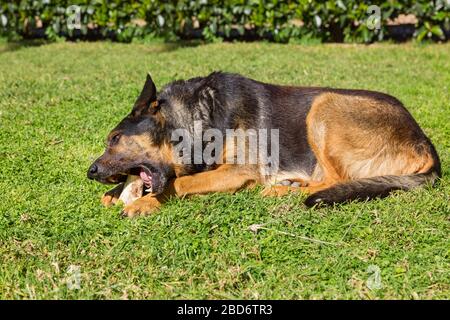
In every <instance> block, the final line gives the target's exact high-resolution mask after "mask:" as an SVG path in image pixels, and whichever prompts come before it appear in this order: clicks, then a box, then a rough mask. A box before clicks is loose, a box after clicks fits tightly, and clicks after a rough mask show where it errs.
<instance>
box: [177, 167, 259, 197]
mask: <svg viewBox="0 0 450 320" xmlns="http://www.w3.org/2000/svg"><path fill="white" fill-rule="evenodd" d="M259 180H260V179H259V174H258V170H257V168H253V167H248V166H238V165H222V166H220V167H219V168H217V169H215V170H211V171H205V172H200V173H196V174H193V175H190V176H183V177H179V178H177V179H175V180H173V182H172V183H171V184H170V186H169V188H168V190H169V193H170V194H175V195H177V196H179V197H183V196H189V195H194V194H207V193H212V192H228V193H234V192H236V191H238V190H241V189H244V188H250V187H253V186H254V185H256V184H257V183H258V182H259Z"/></svg>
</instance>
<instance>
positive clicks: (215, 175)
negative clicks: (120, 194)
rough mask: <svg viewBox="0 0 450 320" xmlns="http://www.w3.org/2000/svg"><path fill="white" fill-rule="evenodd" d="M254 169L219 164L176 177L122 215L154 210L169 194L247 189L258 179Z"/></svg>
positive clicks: (140, 213)
mask: <svg viewBox="0 0 450 320" xmlns="http://www.w3.org/2000/svg"><path fill="white" fill-rule="evenodd" d="M257 172H258V171H257V170H256V169H254V168H249V167H243V166H236V165H222V166H220V167H219V168H217V169H215V170H211V171H206V172H200V173H196V174H193V175H189V176H183V177H179V178H176V179H174V180H172V181H171V182H170V183H169V186H168V187H167V189H166V190H165V191H164V193H162V194H160V195H157V196H155V195H152V194H148V195H146V196H144V197H142V198H140V199H138V200H136V201H134V202H133V203H132V204H130V205H127V206H125V208H124V209H123V215H124V216H128V217H134V216H136V215H147V214H150V213H153V212H155V211H157V210H158V209H159V208H160V207H161V205H162V203H163V202H164V201H166V200H167V199H168V198H170V197H172V196H178V197H184V196H190V195H194V194H207V193H212V192H228V193H234V192H236V191H238V190H241V189H244V188H250V187H252V186H254V185H256V184H257V183H258V182H259V175H258V173H257Z"/></svg>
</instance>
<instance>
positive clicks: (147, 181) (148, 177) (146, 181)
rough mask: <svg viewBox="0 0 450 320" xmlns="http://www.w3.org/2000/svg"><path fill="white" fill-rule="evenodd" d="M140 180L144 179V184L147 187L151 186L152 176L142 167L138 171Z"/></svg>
mask: <svg viewBox="0 0 450 320" xmlns="http://www.w3.org/2000/svg"><path fill="white" fill-rule="evenodd" d="M139 175H140V177H141V179H142V181H144V184H145V185H146V186H147V187H151V186H152V176H151V175H148V174H147V172H145V170H144V169H141V172H140V173H139Z"/></svg>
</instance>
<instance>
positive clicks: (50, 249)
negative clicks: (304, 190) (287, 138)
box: [0, 43, 450, 299]
mask: <svg viewBox="0 0 450 320" xmlns="http://www.w3.org/2000/svg"><path fill="white" fill-rule="evenodd" d="M217 69H221V70H225V71H231V72H239V73H242V74H244V75H247V76H249V77H253V78H255V79H259V80H261V81H267V82H272V83H280V84H296V85H319V86H334V87H345V88H364V89H372V90H379V91H384V92H388V93H390V94H392V95H395V96H397V97H398V98H400V99H401V100H402V101H403V102H404V103H405V104H406V106H407V107H408V108H409V110H410V111H411V112H412V114H413V115H414V116H415V118H416V119H417V121H418V122H419V124H420V125H421V126H422V128H423V129H424V130H425V132H426V133H427V134H428V135H429V136H430V138H431V139H432V140H433V142H434V143H435V145H436V147H437V149H438V152H439V154H440V156H441V159H442V166H443V174H444V176H443V179H442V180H441V181H440V184H439V185H438V187H437V188H434V189H423V190H416V191H413V192H409V193H401V192H400V193H397V194H395V195H393V196H391V197H389V198H387V199H384V200H376V201H373V202H369V203H352V204H349V205H344V206H336V207H332V208H324V209H320V210H309V209H306V208H305V207H304V205H303V204H302V200H303V199H302V198H299V197H287V198H283V199H263V198H261V197H260V196H259V194H258V192H257V190H255V191H245V192H242V193H239V194H236V195H222V194H213V195H210V196H204V197H195V198H192V199H189V200H172V201H170V202H169V203H168V204H167V205H166V206H165V207H164V208H163V209H162V210H161V211H160V212H159V213H157V214H155V215H152V216H149V217H146V218H137V219H121V218H119V216H118V215H119V211H120V208H112V209H105V208H103V207H102V206H101V205H100V202H99V198H100V196H101V194H102V193H103V192H105V191H106V190H107V189H108V186H104V185H101V184H98V183H95V182H92V181H89V180H88V179H87V178H86V171H87V168H88V166H89V164H90V163H91V161H92V160H93V159H94V158H95V157H96V156H98V155H99V154H100V153H101V152H102V151H103V141H104V139H105V137H106V134H107V133H108V132H109V130H110V129H111V128H112V127H113V126H114V125H115V124H116V123H117V122H118V121H119V120H120V119H121V118H122V117H124V116H125V115H126V114H127V113H128V112H129V110H130V109H131V106H132V103H133V102H134V99H135V98H136V96H137V94H138V92H139V90H140V89H141V86H142V84H143V81H144V78H145V74H146V72H147V71H150V72H151V74H152V75H153V78H154V79H155V81H156V83H157V84H158V85H159V86H161V85H163V84H165V83H167V82H169V81H171V80H174V79H177V78H188V77H193V76H198V75H206V74H207V73H208V72H211V71H213V70H217ZM0 70H1V71H0V112H1V113H0V192H1V195H0V263H1V265H0V298H2V299H29V298H37V299H42V298H51V299H54V298H63V299H73V298H77V299H78V298H81V299H86V298H87V299H90V298H96V299H97V298H100V299H104V298H119V299H120V298H149V299H157V298H162V299H167V298H200V299H201V298H212V299H216V298H245V299H254V298H261V299H266V298H275V299H278V298H288V299H292V298H293V299H315V298H327V299H336V298H339V299H341V298H342V299H359V298H365V299H382V298H385V299H392V298H394V299H398V298H399V299H410V298H421V299H441V298H447V299H448V298H450V272H449V271H450V267H449V266H450V249H449V248H450V241H449V230H450V229H449V224H450V223H449V218H450V206H449V195H450V180H449V175H450V170H449V163H450V153H449V150H450V44H444V45H438V44H435V45H427V46H418V45H414V44H407V45H389V44H382V45H373V46H356V45H355V46H354V45H310V46H300V45H276V44H266V43H252V44H228V43H223V44H212V45H205V46H196V47H193V46H191V47H189V46H177V45H164V44H150V45H138V44H112V43H56V44H46V45H41V46H38V45H36V44H35V45H33V46H28V47H27V46H20V45H19V46H18V45H16V46H11V45H8V44H6V43H3V44H0ZM253 224H267V225H265V228H266V229H261V230H259V231H258V233H256V234H255V233H253V232H251V231H250V230H249V229H248V228H249V226H251V225H253ZM302 237H308V238H313V239H317V240H321V241H326V242H331V243H332V244H318V243H316V242H312V241H309V240H307V239H304V238H302ZM372 265H374V266H377V267H378V268H379V270H380V272H381V283H382V287H381V288H379V289H376V288H373V289H372V290H371V289H369V288H368V287H367V280H368V279H369V278H371V277H373V274H371V272H370V271H368V269H369V270H370V268H372V267H370V266H372ZM73 266H77V267H79V269H80V272H81V274H80V280H81V282H80V289H69V288H68V286H67V283H68V281H69V282H70V281H71V280H70V279H72V278H71V277H70V272H68V269H70V268H73Z"/></svg>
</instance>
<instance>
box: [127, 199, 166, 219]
mask: <svg viewBox="0 0 450 320" xmlns="http://www.w3.org/2000/svg"><path fill="white" fill-rule="evenodd" d="M163 199H165V198H163V197H162V196H155V195H153V194H147V195H145V196H143V197H142V198H139V199H137V200H135V201H134V202H132V203H131V204H129V205H126V206H125V207H124V208H123V210H122V216H124V217H129V218H132V217H135V216H140V215H142V216H143V215H148V214H151V213H153V212H155V211H157V210H158V209H159V207H161V204H162V202H163Z"/></svg>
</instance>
